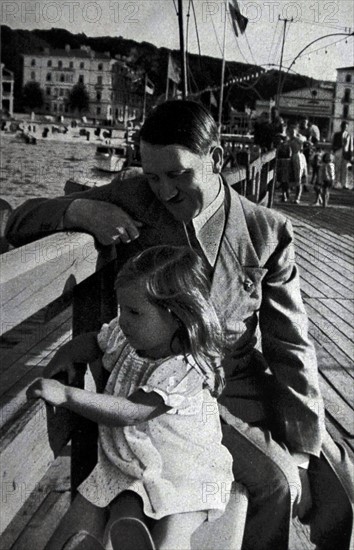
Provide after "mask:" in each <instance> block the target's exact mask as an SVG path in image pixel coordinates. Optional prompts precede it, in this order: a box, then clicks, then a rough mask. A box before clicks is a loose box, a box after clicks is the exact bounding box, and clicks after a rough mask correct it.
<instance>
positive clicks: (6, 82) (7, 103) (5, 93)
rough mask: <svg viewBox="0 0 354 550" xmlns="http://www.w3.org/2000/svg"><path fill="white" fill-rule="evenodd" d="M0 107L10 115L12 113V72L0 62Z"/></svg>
mask: <svg viewBox="0 0 354 550" xmlns="http://www.w3.org/2000/svg"><path fill="white" fill-rule="evenodd" d="M0 94H1V98H0V104H1V109H2V110H3V111H5V112H7V113H9V115H10V116H12V115H13V114H14V74H13V72H12V71H9V70H8V69H6V68H5V65H4V64H3V63H1V84H0Z"/></svg>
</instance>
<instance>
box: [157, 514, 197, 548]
mask: <svg viewBox="0 0 354 550" xmlns="http://www.w3.org/2000/svg"><path fill="white" fill-rule="evenodd" d="M206 519H207V514H206V512H186V513H184V514H173V515H172V516H166V517H164V518H162V519H160V520H159V521H158V522H157V524H156V525H155V528H154V529H153V532H152V537H153V539H154V542H155V545H156V549H157V550H190V548H191V536H192V534H193V533H194V531H196V530H197V529H198V527H199V526H200V525H202V523H204V521H205V520H206Z"/></svg>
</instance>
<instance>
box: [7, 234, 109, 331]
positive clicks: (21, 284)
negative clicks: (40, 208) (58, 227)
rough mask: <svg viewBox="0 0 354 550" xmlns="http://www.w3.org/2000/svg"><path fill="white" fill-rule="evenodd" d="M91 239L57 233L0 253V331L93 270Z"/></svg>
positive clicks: (70, 286)
mask: <svg viewBox="0 0 354 550" xmlns="http://www.w3.org/2000/svg"><path fill="white" fill-rule="evenodd" d="M97 259H98V252H97V250H96V249H95V244H94V239H93V237H91V236H90V235H87V234H84V233H56V234H54V235H50V236H49V237H45V238H44V239H40V240H38V241H34V242H32V243H30V244H27V245H25V246H22V247H20V248H16V249H14V250H11V251H10V252H6V253H5V254H2V255H1V256H0V266H1V273H0V300H1V302H0V308H1V309H0V312H1V313H0V315H1V323H0V334H4V333H5V332H7V331H8V330H10V329H12V328H13V327H14V326H16V325H18V324H19V323H21V322H22V321H24V320H26V319H27V318H28V317H30V316H31V315H33V314H34V313H36V312H37V311H39V310H40V309H42V308H43V307H45V306H47V305H48V304H50V303H51V302H53V301H54V300H56V299H57V298H59V297H60V296H62V295H63V294H64V293H65V292H67V291H68V290H72V288H73V287H74V286H75V285H76V284H78V283H80V282H82V281H84V280H86V279H87V278H88V277H89V276H90V275H92V274H93V273H95V272H96V266H97Z"/></svg>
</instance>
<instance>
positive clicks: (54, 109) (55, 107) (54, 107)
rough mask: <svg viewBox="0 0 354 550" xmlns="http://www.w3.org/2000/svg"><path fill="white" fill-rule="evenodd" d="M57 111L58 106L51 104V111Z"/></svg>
mask: <svg viewBox="0 0 354 550" xmlns="http://www.w3.org/2000/svg"><path fill="white" fill-rule="evenodd" d="M57 109H58V106H57V104H56V103H53V111H56V110H57Z"/></svg>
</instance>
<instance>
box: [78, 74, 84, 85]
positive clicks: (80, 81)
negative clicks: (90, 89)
mask: <svg viewBox="0 0 354 550" xmlns="http://www.w3.org/2000/svg"><path fill="white" fill-rule="evenodd" d="M78 82H79V83H80V84H83V83H84V75H83V74H79V80H78Z"/></svg>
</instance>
